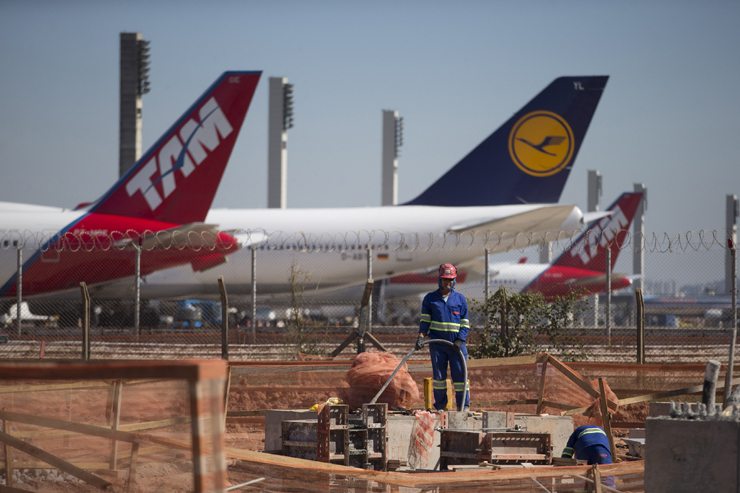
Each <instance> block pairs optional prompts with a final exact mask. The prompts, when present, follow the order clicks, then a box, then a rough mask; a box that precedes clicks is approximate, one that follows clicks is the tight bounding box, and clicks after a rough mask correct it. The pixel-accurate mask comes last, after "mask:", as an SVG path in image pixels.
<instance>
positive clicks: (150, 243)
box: [115, 223, 223, 250]
mask: <svg viewBox="0 0 740 493" xmlns="http://www.w3.org/2000/svg"><path fill="white" fill-rule="evenodd" d="M218 233H219V230H218V225H217V224H204V223H190V224H183V225H181V226H177V227H175V228H170V229H165V230H162V231H157V232H156V233H151V234H149V235H146V236H143V237H142V243H141V247H142V248H143V249H144V250H161V249H167V248H173V247H174V248H184V247H188V246H189V247H195V248H214V247H216V246H217V242H218V241H219V240H218ZM220 241H221V242H223V239H221V240H220ZM115 245H116V246H117V247H118V248H130V249H134V248H136V244H135V243H134V239H133V238H125V239H123V240H120V241H117V242H116V243H115Z"/></svg>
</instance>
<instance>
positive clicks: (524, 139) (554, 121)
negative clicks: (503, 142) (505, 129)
mask: <svg viewBox="0 0 740 493" xmlns="http://www.w3.org/2000/svg"><path fill="white" fill-rule="evenodd" d="M509 154H511V159H513V160H514V163H516V165H517V166H518V167H519V169H521V170H522V171H524V172H525V173H527V174H528V175H532V176H550V175H554V174H555V173H558V172H559V171H560V170H562V169H563V168H565V167H566V166H567V165H568V163H570V160H571V158H572V157H573V131H572V130H571V129H570V126H569V125H568V122H566V121H565V120H563V119H562V118H561V117H560V116H558V115H556V114H555V113H552V112H550V111H533V112H532V113H529V114H527V115H524V116H523V117H522V118H520V119H519V121H518V122H516V124H515V125H514V128H512V129H511V134H510V135H509Z"/></svg>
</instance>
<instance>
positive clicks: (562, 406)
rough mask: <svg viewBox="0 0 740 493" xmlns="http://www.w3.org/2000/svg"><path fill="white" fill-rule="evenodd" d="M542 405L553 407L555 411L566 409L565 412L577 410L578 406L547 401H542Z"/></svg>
mask: <svg viewBox="0 0 740 493" xmlns="http://www.w3.org/2000/svg"><path fill="white" fill-rule="evenodd" d="M542 405H543V406H547V407H553V408H555V409H565V410H570V409H575V408H576V406H571V405H570V404H562V403H560V402H553V401H545V400H543V401H542Z"/></svg>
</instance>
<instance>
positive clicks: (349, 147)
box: [0, 0, 740, 233]
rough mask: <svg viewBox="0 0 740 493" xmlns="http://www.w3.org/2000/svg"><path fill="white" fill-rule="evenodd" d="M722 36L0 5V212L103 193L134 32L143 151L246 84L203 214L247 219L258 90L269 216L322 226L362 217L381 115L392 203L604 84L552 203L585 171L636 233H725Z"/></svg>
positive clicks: (114, 159) (558, 5)
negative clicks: (232, 142)
mask: <svg viewBox="0 0 740 493" xmlns="http://www.w3.org/2000/svg"><path fill="white" fill-rule="evenodd" d="M738 21H740V2H737V1H732V2H682V1H655V2H585V1H580V2H570V1H521V2H513V1H509V2H496V1H481V2H474V1H461V2H435V1H423V2H422V1H394V2H383V1H374V2H318V1H316V2H305V1H295V2H291V1H271V2H266V1H263V2H248V1H238V2H237V1H234V2H226V1H215V2H202V1H199V2H187V1H185V2H135V1H125V2H124V1H119V2H93V1H64V2H57V1H34V2H28V1H8V0H2V1H0V67H2V68H1V69H0V89H1V91H0V114H2V119H1V120H0V166H1V168H0V169H2V176H1V179H0V200H3V201H16V202H28V203H37V204H46V205H59V206H69V207H72V206H75V205H76V204H77V203H79V202H82V201H89V200H92V199H95V198H97V197H98V196H99V195H101V194H102V193H103V192H104V191H105V190H106V189H107V188H108V187H109V186H110V185H111V184H112V183H113V182H114V181H115V180H116V179H117V173H118V76H119V33H120V32H122V31H128V32H135V31H138V32H142V33H143V35H144V38H145V39H148V40H151V42H152V44H151V53H152V56H151V60H152V68H151V92H150V93H149V94H147V95H146V96H145V97H144V147H145V148H148V146H149V145H151V144H152V143H153V142H154V141H155V140H156V138H158V137H159V136H160V134H161V133H162V132H163V131H164V130H165V129H166V128H167V127H169V125H170V124H171V123H172V122H173V121H174V120H175V119H176V118H177V117H178V116H179V115H180V114H181V113H182V112H183V111H184V109H185V108H186V107H187V106H188V105H190V104H191V103H192V101H194V99H195V98H196V97H197V96H199V95H200V94H201V93H202V91H204V90H205V88H206V87H208V86H209V85H210V84H211V82H212V81H213V80H214V79H215V78H216V77H217V76H218V75H219V74H220V73H221V72H223V71H225V70H236V69H244V70H262V71H264V72H263V79H262V81H261V82H260V85H259V87H258V89H257V93H256V95H255V99H254V101H253V104H252V107H251V109H250V111H249V114H248V115H247V120H246V123H245V125H244V127H243V128H242V132H241V135H240V136H239V140H238V142H237V145H236V147H235V149H234V153H233V155H232V158H231V162H230V164H229V167H228V168H227V171H226V174H225V176H224V180H223V182H222V184H221V187H220V189H219V192H218V195H217V197H216V200H215V203H214V206H216V207H232V208H257V207H264V206H265V205H266V202H267V193H266V186H267V185H266V183H267V164H266V161H267V130H266V127H267V78H268V77H270V76H285V77H288V78H289V80H290V82H292V83H294V84H295V127H294V128H293V129H292V130H290V132H289V142H288V152H289V156H288V166H289V172H288V206H289V207H337V206H376V205H379V204H380V196H381V194H380V176H381V171H380V151H381V110H382V109H397V110H398V111H399V112H400V114H401V116H403V117H404V121H405V134H404V137H405V138H404V141H405V143H404V146H403V148H402V151H401V158H400V164H399V168H400V172H399V174H400V178H399V198H400V200H401V201H404V200H409V199H411V198H413V197H415V196H416V195H417V194H418V193H420V192H421V191H423V190H424V189H425V188H426V187H427V186H428V185H430V184H431V183H432V182H434V181H435V180H436V179H437V178H438V177H439V176H440V175H441V174H442V173H443V172H445V171H446V170H447V169H448V168H449V167H451V166H452V165H453V164H454V163H455V162H457V161H458V160H459V159H460V158H462V157H463V156H464V155H465V154H466V153H467V152H468V151H470V150H471V149H472V148H473V147H474V146H476V145H477V144H478V143H479V142H480V141H481V140H483V139H484V138H485V137H486V136H487V135H488V134H490V133H491V132H492V131H493V130H495V129H496V128H497V127H498V126H499V125H500V124H501V123H503V122H504V121H505V120H506V119H507V118H508V117H509V116H511V114H512V113H514V112H515V111H517V110H518V109H519V108H520V107H521V106H522V105H523V104H524V103H525V102H527V101H528V100H529V99H530V98H531V97H533V96H534V95H535V94H536V93H537V92H538V91H540V90H541V89H542V88H544V87H545V86H546V85H547V84H548V83H549V82H550V81H551V80H552V79H554V78H556V77H558V76H560V75H609V76H610V80H609V83H608V85H607V87H606V91H605V93H604V95H603V97H602V99H601V103H600V105H599V108H598V110H597V112H596V115H595V117H594V119H593V121H592V123H591V127H590V129H589V131H588V134H587V136H586V140H585V142H584V144H583V146H582V148H581V151H580V154H579V156H578V159H577V161H576V163H575V168H574V170H573V172H572V173H571V176H570V179H569V182H568V184H567V186H566V189H565V192H564V194H563V197H562V199H561V202H563V203H576V204H578V205H580V206H581V207H582V208H584V209H585V207H586V174H587V173H586V172H587V170H588V169H598V170H600V171H601V173H602V175H603V176H604V194H603V196H602V199H601V204H602V207H603V206H606V205H608V204H609V203H610V202H612V201H613V200H614V198H615V197H616V196H617V195H618V194H619V193H621V192H622V191H625V190H632V188H633V183H634V182H644V183H645V184H646V185H647V186H648V188H649V209H648V212H647V218H646V228H647V230H648V231H660V232H662V231H667V232H669V233H675V232H679V231H688V230H697V229H703V228H705V229H706V228H708V229H713V228H719V227H724V211H725V195H726V194H729V193H740V146H739V145H738V140H739V139H738V136H737V134H738V131H739V130H740V96H739V95H738V91H739V89H738V81H740V63H739V62H740V59H739V58H740V57H739V56H738V50H739V49H740V29H738ZM470 179H471V180H474V179H475V177H471V178H470ZM254 226H255V227H265V226H266V227H269V226H267V225H254Z"/></svg>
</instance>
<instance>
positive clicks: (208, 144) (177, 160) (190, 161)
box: [126, 98, 233, 210]
mask: <svg viewBox="0 0 740 493" xmlns="http://www.w3.org/2000/svg"><path fill="white" fill-rule="evenodd" d="M198 115H199V116H200V123H197V122H195V121H194V120H193V119H189V120H188V121H186V122H185V124H183V125H182V127H181V128H180V133H179V135H178V134H174V135H173V136H172V138H171V139H170V140H168V141H167V142H166V143H165V144H164V145H162V146H161V147H160V148H159V154H158V155H155V156H153V157H152V158H151V159H150V160H149V162H148V163H146V164H145V165H144V166H142V167H141V169H140V170H139V172H138V173H136V174H135V175H134V176H133V177H132V178H131V180H129V182H128V183H127V184H126V191H127V192H128V196H129V197H132V196H133V195H134V194H135V193H136V192H141V193H142V194H143V195H144V198H145V199H146V202H147V204H149V208H150V209H151V210H154V209H156V208H157V207H159V206H160V205H161V204H162V202H163V197H162V196H161V195H160V194H159V191H157V189H156V188H155V187H154V185H156V184H157V183H159V182H162V191H163V192H164V198H165V199H166V198H167V197H169V196H170V194H171V193H172V192H174V191H175V189H176V188H177V184H176V183H175V176H174V172H175V170H179V171H180V173H182V175H183V176H184V177H186V178H187V176H188V175H190V173H192V172H193V171H194V170H195V167H196V166H198V165H199V164H200V163H202V162H203V160H204V159H205V158H206V157H207V156H208V152H212V151H214V150H215V149H216V148H217V147H218V146H219V144H220V143H221V140H220V139H219V135H220V136H221V139H225V138H226V137H227V136H228V135H229V134H230V133H231V132H232V130H233V128H232V126H231V124H230V123H229V120H227V119H226V115H224V113H223V111H221V107H220V106H219V105H218V103H217V102H216V99H215V98H211V99H209V100H208V101H206V103H205V104H204V105H203V106H202V107H201V108H200V111H199V112H198ZM157 172H159V178H157V179H156V180H154V181H152V177H153V176H154V175H155V174H156V173H157Z"/></svg>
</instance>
